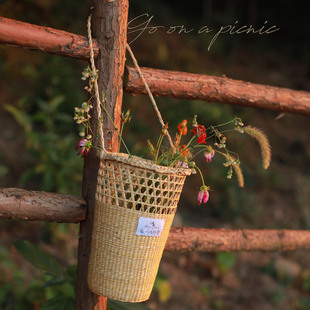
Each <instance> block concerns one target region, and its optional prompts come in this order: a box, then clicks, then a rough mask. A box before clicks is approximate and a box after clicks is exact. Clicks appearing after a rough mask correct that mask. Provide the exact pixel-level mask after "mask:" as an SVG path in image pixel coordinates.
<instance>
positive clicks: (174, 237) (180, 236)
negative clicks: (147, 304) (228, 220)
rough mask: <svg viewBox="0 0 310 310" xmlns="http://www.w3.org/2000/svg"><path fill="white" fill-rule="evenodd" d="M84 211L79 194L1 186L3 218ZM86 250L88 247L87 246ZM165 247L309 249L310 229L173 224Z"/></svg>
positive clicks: (50, 217) (52, 218) (75, 216)
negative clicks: (258, 228) (223, 227)
mask: <svg viewBox="0 0 310 310" xmlns="http://www.w3.org/2000/svg"><path fill="white" fill-rule="evenodd" d="M85 213H86V206H85V202H84V200H83V199H81V198H80V197H76V196H71V195H62V194H52V193H46V192H36V191H26V190H23V189H18V188H1V189H0V219H11V220H28V221H49V222H67V223H77V222H79V221H81V220H83V219H84V218H85ZM84 223H85V221H84ZM83 236H84V235H83ZM84 250H85V251H86V248H84ZM165 250H166V251H178V252H192V251H199V252H223V251H224V252H234V251H293V250H310V231H306V230H287V229H284V230H251V229H243V230H240V229H235V230H234V229H206V228H187V227H183V228H171V230H170V233H169V237H168V240H167V244H166V247H165ZM85 253H86V252H85ZM85 253H84V254H85ZM85 255H86V254H85Z"/></svg>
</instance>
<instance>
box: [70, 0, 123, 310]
mask: <svg viewBox="0 0 310 310" xmlns="http://www.w3.org/2000/svg"><path fill="white" fill-rule="evenodd" d="M127 17H128V0H118V1H111V0H94V9H93V17H92V35H93V37H94V38H97V44H98V47H99V50H100V53H99V55H98V57H97V58H96V68H97V70H98V86H99V93H100V96H101V95H102V93H104V94H105V97H106V105H105V106H106V109H107V110H108V112H109V114H110V116H111V117H112V119H113V121H114V123H115V125H116V126H117V127H118V128H119V125H120V115H121V109H122V97H123V80H122V78H123V73H124V66H125V51H126V50H125V48H126V39H127ZM101 99H102V98H101ZM93 106H94V107H95V106H96V100H93ZM92 110H93V109H92ZM102 115H103V116H104V117H103V120H102V122H103V125H102V128H103V132H104V135H105V136H104V140H105V147H106V149H108V150H110V151H114V152H117V151H118V136H117V133H116V132H115V129H114V127H113V125H112V124H111V122H110V120H109V119H108V118H107V117H106V115H105V114H104V111H102ZM91 121H92V124H91V126H92V128H97V126H98V123H99V120H98V116H96V115H92V117H91ZM96 143H98V142H96V141H93V144H94V145H95V146H99V147H101V146H102V145H96ZM98 169H99V157H98V156H96V151H95V150H94V149H92V150H91V151H90V153H89V154H88V155H87V156H86V158H85V161H84V175H83V197H84V198H85V200H86V202H87V206H88V209H87V210H88V213H87V216H86V219H85V221H82V222H81V225H80V236H81V238H80V241H79V250H78V269H77V286H76V309H77V310H95V309H96V310H104V309H106V305H107V299H106V298H105V297H102V296H97V295H95V294H93V293H92V292H91V291H90V290H89V289H88V286H87V271H88V260H89V253H90V244H91V234H92V226H93V216H94V204H95V193H96V185H97V174H98Z"/></svg>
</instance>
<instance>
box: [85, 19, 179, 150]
mask: <svg viewBox="0 0 310 310" xmlns="http://www.w3.org/2000/svg"><path fill="white" fill-rule="evenodd" d="M87 30H88V40H89V49H90V64H91V69H92V71H93V75H94V76H96V75H97V71H96V67H95V61H94V58H95V57H94V51H93V41H92V36H91V14H90V15H89V17H88V20H87ZM126 48H127V50H128V52H129V54H130V56H131V58H132V60H133V63H134V65H135V67H136V69H137V71H138V73H139V75H140V77H141V79H142V81H143V84H144V86H145V89H146V91H147V94H148V96H149V98H150V100H151V102H152V104H153V107H154V109H155V112H156V114H157V117H158V119H159V122H160V124H161V126H162V128H164V127H165V123H164V121H163V118H162V116H161V113H160V111H159V109H158V107H157V104H156V101H155V99H154V97H153V94H152V93H151V91H150V88H149V86H148V84H147V82H146V81H145V78H144V76H143V74H142V72H141V70H140V67H139V65H138V62H137V59H136V57H135V56H134V54H133V52H132V50H131V48H130V46H129V44H128V43H127V44H126ZM94 89H95V97H96V103H97V104H96V105H95V109H96V112H97V115H98V120H99V121H100V119H101V101H100V95H99V87H98V83H97V79H95V81H94ZM98 130H99V132H98V134H99V140H101V141H102V148H103V151H105V152H106V150H105V148H104V138H103V131H102V127H101V126H99V129H98ZM167 137H168V140H169V143H170V146H171V148H172V149H173V148H174V145H173V142H172V139H171V136H170V134H169V132H168V130H167Z"/></svg>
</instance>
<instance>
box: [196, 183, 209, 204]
mask: <svg viewBox="0 0 310 310" xmlns="http://www.w3.org/2000/svg"><path fill="white" fill-rule="evenodd" d="M208 200H209V192H208V187H207V186H205V185H203V186H201V187H200V192H199V193H198V204H199V205H201V203H202V202H203V203H207V202H208Z"/></svg>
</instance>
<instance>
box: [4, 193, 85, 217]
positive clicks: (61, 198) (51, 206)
mask: <svg viewBox="0 0 310 310" xmlns="http://www.w3.org/2000/svg"><path fill="white" fill-rule="evenodd" d="M85 212H86V205H85V201H84V200H83V199H82V198H80V197H77V196H73V195H62V194H54V193H46V192H37V191H26V190H23V189H18V188H1V189H0V218H2V219H11V220H27V221H47V222H59V223H60V222H66V223H79V222H80V221H82V220H83V219H84V218H85Z"/></svg>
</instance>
